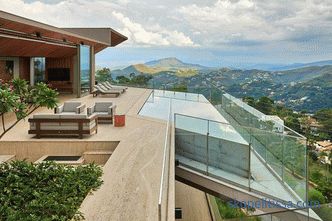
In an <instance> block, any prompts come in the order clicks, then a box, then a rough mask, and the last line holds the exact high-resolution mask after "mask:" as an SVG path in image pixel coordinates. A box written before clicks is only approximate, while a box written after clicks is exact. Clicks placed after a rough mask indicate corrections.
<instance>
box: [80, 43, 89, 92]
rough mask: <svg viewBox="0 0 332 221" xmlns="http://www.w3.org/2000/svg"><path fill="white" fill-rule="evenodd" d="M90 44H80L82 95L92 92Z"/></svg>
mask: <svg viewBox="0 0 332 221" xmlns="http://www.w3.org/2000/svg"><path fill="white" fill-rule="evenodd" d="M90 57H91V55H90V46H87V45H81V46H80V86H81V87H80V89H81V95H85V94H87V93H89V92H90V85H91V76H90V75H91V61H90Z"/></svg>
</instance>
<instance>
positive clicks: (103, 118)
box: [87, 101, 116, 123]
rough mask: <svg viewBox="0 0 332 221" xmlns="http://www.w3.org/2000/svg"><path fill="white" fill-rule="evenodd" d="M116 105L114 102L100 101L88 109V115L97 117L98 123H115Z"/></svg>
mask: <svg viewBox="0 0 332 221" xmlns="http://www.w3.org/2000/svg"><path fill="white" fill-rule="evenodd" d="M115 108H116V105H113V103H112V102H107V101H100V102H96V103H95V104H94V105H92V106H91V107H88V108H87V112H88V115H92V114H94V115H96V116H97V118H98V122H105V123H107V122H110V123H113V116H114V113H115Z"/></svg>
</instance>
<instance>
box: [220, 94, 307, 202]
mask: <svg viewBox="0 0 332 221" xmlns="http://www.w3.org/2000/svg"><path fill="white" fill-rule="evenodd" d="M217 109H218V110H219V111H220V112H221V113H222V114H223V116H224V117H225V118H226V119H227V120H228V121H229V122H230V123H231V124H232V126H233V127H234V128H235V129H236V130H237V131H238V132H239V133H240V134H241V136H242V137H243V138H244V139H245V140H246V141H247V142H248V143H250V145H251V147H252V148H253V150H254V151H255V153H256V155H254V156H253V157H257V158H259V159H260V160H261V161H263V162H264V163H265V165H266V166H267V168H269V170H270V171H271V172H272V174H274V175H275V177H276V178H278V179H279V180H280V181H282V183H284V184H285V185H284V186H285V187H286V188H287V189H289V190H290V192H292V193H293V195H294V196H295V197H299V198H300V199H302V200H304V201H306V200H307V199H306V198H307V186H306V185H307V155H306V138H305V137H303V136H302V135H300V134H298V133H297V132H295V131H293V130H291V129H290V128H288V127H286V126H283V125H282V129H281V130H279V129H278V130H277V129H276V128H277V127H275V126H274V125H273V124H277V122H272V121H269V120H268V119H266V115H264V114H263V113H261V112H259V111H257V110H256V109H254V108H252V107H249V106H248V105H247V104H245V103H244V102H242V101H241V100H239V99H237V98H234V97H233V96H231V95H229V94H224V95H223V97H222V104H221V106H219V107H217ZM278 126H279V125H278ZM251 167H252V169H255V168H256V167H255V166H254V165H252V166H251ZM253 188H254V187H253ZM259 190H260V189H259Z"/></svg>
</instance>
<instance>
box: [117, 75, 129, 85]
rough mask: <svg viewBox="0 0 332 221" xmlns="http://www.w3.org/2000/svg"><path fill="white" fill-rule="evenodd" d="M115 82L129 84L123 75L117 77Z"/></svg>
mask: <svg viewBox="0 0 332 221" xmlns="http://www.w3.org/2000/svg"><path fill="white" fill-rule="evenodd" d="M116 80H117V81H118V83H119V84H128V83H129V82H130V79H129V78H127V77H126V76H123V75H121V76H117V77H116Z"/></svg>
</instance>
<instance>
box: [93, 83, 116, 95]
mask: <svg viewBox="0 0 332 221" xmlns="http://www.w3.org/2000/svg"><path fill="white" fill-rule="evenodd" d="M92 94H93V96H94V97H95V96H97V95H98V94H102V95H115V96H116V97H118V96H119V95H120V94H122V91H121V90H118V89H112V90H111V89H107V88H105V87H102V86H100V85H95V86H94V90H93V91H92Z"/></svg>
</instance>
